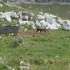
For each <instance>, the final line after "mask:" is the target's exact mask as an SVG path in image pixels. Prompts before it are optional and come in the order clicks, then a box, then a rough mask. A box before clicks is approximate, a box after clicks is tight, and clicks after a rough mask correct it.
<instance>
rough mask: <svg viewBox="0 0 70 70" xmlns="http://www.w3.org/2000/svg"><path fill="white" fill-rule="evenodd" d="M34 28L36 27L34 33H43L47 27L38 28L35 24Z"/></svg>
mask: <svg viewBox="0 0 70 70" xmlns="http://www.w3.org/2000/svg"><path fill="white" fill-rule="evenodd" d="M35 26H36V32H40V33H41V32H42V31H44V32H46V30H47V29H46V27H47V26H39V25H37V24H35Z"/></svg>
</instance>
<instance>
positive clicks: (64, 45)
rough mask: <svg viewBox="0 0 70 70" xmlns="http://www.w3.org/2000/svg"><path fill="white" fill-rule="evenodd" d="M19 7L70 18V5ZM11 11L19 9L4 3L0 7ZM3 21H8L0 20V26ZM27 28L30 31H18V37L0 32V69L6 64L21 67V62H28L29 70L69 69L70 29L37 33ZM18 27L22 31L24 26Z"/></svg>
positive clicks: (2, 9)
mask: <svg viewBox="0 0 70 70" xmlns="http://www.w3.org/2000/svg"><path fill="white" fill-rule="evenodd" d="M20 6H21V7H22V9H21V10H29V11H31V10H32V11H33V12H34V13H35V15H36V14H38V12H39V11H43V12H48V13H52V14H55V15H58V16H60V17H62V18H64V19H70V13H69V11H70V5H59V4H52V5H26V4H21V5H20ZM29 6H31V8H29ZM11 10H15V11H19V9H17V8H13V7H11V8H9V7H7V6H4V7H3V8H0V11H11ZM13 23H14V22H13ZM2 24H3V25H4V24H8V22H5V21H0V25H2ZM9 24H10V23H9ZM11 24H12V23H11ZM15 24H16V23H15ZM29 29H30V31H27V32H25V33H23V32H21V33H18V35H17V36H5V35H0V70H8V69H9V68H8V66H11V67H12V68H15V70H20V68H19V66H20V61H25V62H27V63H29V64H30V68H31V69H30V70H70V32H69V31H64V30H62V29H60V30H50V31H49V32H46V33H44V32H42V33H36V31H35V30H31V28H30V27H29ZM20 30H22V31H23V30H24V28H23V27H21V28H20ZM15 38H16V39H21V40H22V43H19V45H18V43H17V44H15V43H14V39H15ZM13 44H14V45H15V46H16V47H14V45H13Z"/></svg>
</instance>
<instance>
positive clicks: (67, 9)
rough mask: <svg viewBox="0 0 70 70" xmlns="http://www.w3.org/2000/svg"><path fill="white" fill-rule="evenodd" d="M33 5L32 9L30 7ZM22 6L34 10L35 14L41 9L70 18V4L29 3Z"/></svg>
mask: <svg viewBox="0 0 70 70" xmlns="http://www.w3.org/2000/svg"><path fill="white" fill-rule="evenodd" d="M29 6H31V9H29ZM21 7H23V8H25V9H29V10H32V11H33V12H34V13H35V14H38V12H39V11H41V9H42V11H43V12H47V13H51V14H54V15H57V16H60V17H62V18H64V19H67V18H68V19H70V5H67V4H64V5H61V4H47V5H27V4H21Z"/></svg>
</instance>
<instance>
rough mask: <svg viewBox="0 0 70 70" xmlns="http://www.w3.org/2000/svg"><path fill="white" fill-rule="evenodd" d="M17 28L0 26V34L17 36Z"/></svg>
mask: <svg viewBox="0 0 70 70" xmlns="http://www.w3.org/2000/svg"><path fill="white" fill-rule="evenodd" d="M18 29H19V26H0V34H7V35H9V34H12V33H13V34H15V35H16V34H17V32H18Z"/></svg>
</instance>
